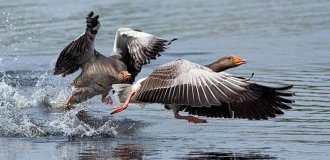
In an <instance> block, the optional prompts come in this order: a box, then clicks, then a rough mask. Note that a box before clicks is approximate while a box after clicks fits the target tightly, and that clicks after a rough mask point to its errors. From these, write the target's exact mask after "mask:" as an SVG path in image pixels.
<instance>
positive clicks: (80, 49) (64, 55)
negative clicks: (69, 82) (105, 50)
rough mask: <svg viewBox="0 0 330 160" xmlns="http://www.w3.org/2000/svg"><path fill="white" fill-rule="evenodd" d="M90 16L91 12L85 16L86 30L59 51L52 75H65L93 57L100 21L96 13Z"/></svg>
mask: <svg viewBox="0 0 330 160" xmlns="http://www.w3.org/2000/svg"><path fill="white" fill-rule="evenodd" d="M92 16H93V12H91V13H90V14H89V15H88V16H87V17H86V21H87V28H86V31H85V32H84V33H83V34H82V35H81V36H79V37H78V38H77V39H75V40H73V41H72V42H71V43H69V44H68V45H67V46H66V47H65V48H64V49H63V50H62V52H61V53H60V55H59V57H58V58H57V61H56V65H55V68H54V75H58V74H62V76H63V77H65V76H66V75H67V74H71V73H74V72H75V71H77V70H78V69H79V68H80V67H82V66H83V64H84V63H86V62H88V61H92V60H94V59H95V54H94V52H95V49H94V39H95V36H96V33H97V30H98V29H99V28H100V23H99V21H98V18H99V16H98V15H97V16H95V17H92Z"/></svg>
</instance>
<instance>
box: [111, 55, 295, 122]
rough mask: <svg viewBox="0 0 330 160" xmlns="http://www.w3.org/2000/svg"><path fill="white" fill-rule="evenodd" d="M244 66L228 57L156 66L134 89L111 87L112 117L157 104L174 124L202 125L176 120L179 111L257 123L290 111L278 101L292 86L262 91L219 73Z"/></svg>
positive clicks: (119, 86)
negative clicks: (171, 116) (135, 105)
mask: <svg viewBox="0 0 330 160" xmlns="http://www.w3.org/2000/svg"><path fill="white" fill-rule="evenodd" d="M244 63H246V60H245V59H242V58H238V57H237V56H227V57H224V58H221V59H219V60H218V61H216V62H214V63H211V64H209V65H207V66H201V65H199V64H196V63H192V62H190V61H188V60H183V59H178V60H175V61H172V62H169V63H167V64H164V65H161V66H159V67H157V68H156V69H155V70H154V71H153V72H152V73H151V74H150V75H149V76H148V77H146V78H142V79H140V80H138V81H137V82H136V83H135V84H134V85H120V84H118V85H113V87H114V90H115V91H116V94H115V95H114V96H116V97H117V98H118V100H119V101H120V102H121V103H124V104H122V105H119V106H117V107H115V108H114V109H113V110H112V111H111V114H115V113H118V112H121V111H122V110H124V109H126V108H127V106H128V104H129V103H138V104H143V103H146V104H147V103H161V104H165V107H166V108H169V109H172V110H173V112H174V117H175V118H176V119H185V120H188V121H189V122H193V123H206V120H204V119H200V118H197V117H193V116H181V115H179V111H182V110H183V111H185V112H188V113H189V114H193V115H198V116H206V117H217V118H220V117H223V118H245V119H251V120H261V119H268V118H269V117H275V116H276V115H277V114H283V112H282V111H281V109H289V108H291V107H290V106H288V104H290V103H293V101H292V100H289V99H286V98H283V97H291V96H293V93H289V92H285V91H286V90H288V89H290V88H291V87H292V85H288V86H284V87H279V88H274V87H268V86H262V85H259V84H256V83H255V82H252V81H250V80H247V79H245V78H242V77H237V76H235V75H232V74H229V73H226V72H223V71H224V70H226V69H228V68H232V67H237V66H239V65H241V64H244ZM125 99H126V100H125Z"/></svg>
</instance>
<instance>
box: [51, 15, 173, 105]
mask: <svg viewBox="0 0 330 160" xmlns="http://www.w3.org/2000/svg"><path fill="white" fill-rule="evenodd" d="M93 14H94V13H93V12H91V13H90V14H89V15H88V16H87V17H86V21H87V28H86V31H85V32H84V33H83V34H82V35H81V36H79V37H78V38H77V39H75V40H74V41H72V42H71V43H69V44H68V45H67V46H66V47H65V48H64V49H63V51H62V52H61V53H60V55H59V57H58V59H57V62H56V66H55V69H54V75H60V74H62V76H63V77H65V76H66V75H68V74H72V73H74V72H76V71H77V70H79V69H80V68H81V69H82V71H81V73H80V75H79V76H78V77H77V78H76V79H75V80H74V81H73V83H72V88H73V90H72V94H71V95H70V96H69V97H68V98H67V100H66V102H65V104H64V105H65V106H69V105H72V104H75V103H80V102H83V101H85V100H87V99H89V98H91V97H93V96H95V95H102V101H103V102H105V103H106V104H109V103H112V100H111V98H110V97H107V95H108V93H109V91H110V90H111V89H112V87H111V86H112V84H116V83H133V82H134V80H135V77H136V76H137V74H138V73H139V72H140V71H141V69H142V66H143V65H145V64H148V63H149V62H150V60H151V59H156V57H157V56H160V53H161V52H163V51H164V50H165V49H166V48H165V46H166V45H169V44H170V42H168V41H167V40H164V39H162V38H158V37H156V36H154V35H151V34H149V33H145V32H142V31H139V30H134V29H131V28H119V29H118V30H117V32H116V37H115V42H114V47H113V52H112V54H111V55H110V56H105V55H103V54H101V53H100V52H98V51H96V49H95V48H94V42H95V37H96V34H97V32H98V29H99V28H100V26H101V25H100V22H99V21H98V18H99V16H98V15H97V16H95V17H93ZM174 40H175V39H174ZM172 41H173V40H172Z"/></svg>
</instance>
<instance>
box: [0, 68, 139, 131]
mask: <svg viewBox="0 0 330 160" xmlns="http://www.w3.org/2000/svg"><path fill="white" fill-rule="evenodd" d="M10 76H11V75H9V74H6V73H2V77H1V79H0V80H1V81H0V136H5V137H37V136H50V135H51V136H74V137H91V136H102V137H104V136H106V137H113V136H116V135H117V131H116V130H117V129H118V127H119V126H123V127H122V128H121V129H120V130H125V129H123V128H126V125H118V124H119V123H121V124H123V123H125V124H128V125H130V126H138V124H139V122H134V121H130V122H128V121H127V120H123V121H122V120H113V119H111V118H109V116H105V117H102V118H93V117H91V116H88V115H86V114H84V115H83V116H82V114H81V113H82V111H83V110H85V109H86V107H85V106H86V104H88V103H82V104H80V105H77V106H76V108H74V109H71V110H69V111H66V110H64V109H61V108H54V104H58V103H61V101H63V99H65V97H66V96H67V95H68V94H69V89H68V88H61V87H57V86H61V85H60V84H59V83H61V82H56V81H54V80H53V81H52V80H50V79H49V77H50V76H49V74H48V72H44V73H36V74H34V75H30V78H31V77H37V79H36V83H35V85H34V86H33V87H29V86H22V85H19V84H16V85H10V83H11V81H10V80H11V79H10V78H8V77H10ZM18 78H20V77H19V76H18ZM20 80H21V79H20ZM84 113H87V112H84ZM86 117H87V118H86ZM138 129H139V127H133V128H132V127H127V130H131V131H129V132H132V133H133V132H135V131H136V130H138ZM126 132H127V131H126Z"/></svg>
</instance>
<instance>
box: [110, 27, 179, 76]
mask: <svg viewBox="0 0 330 160" xmlns="http://www.w3.org/2000/svg"><path fill="white" fill-rule="evenodd" d="M174 40H176V39H173V40H171V41H170V42H168V41H167V40H164V39H161V38H158V37H155V36H154V35H151V34H149V33H145V32H142V31H139V30H134V29H131V28H119V29H118V30H117V32H116V38H115V42H114V47H113V54H114V55H117V56H120V57H121V58H120V60H121V61H123V62H124V63H125V65H126V66H127V69H128V72H129V73H131V78H132V82H133V81H134V79H135V77H136V76H137V74H138V73H139V72H140V71H141V68H142V65H144V64H148V63H150V60H151V59H156V57H158V56H160V53H161V52H163V51H164V50H165V49H166V48H165V46H167V45H169V44H170V43H171V42H172V41H174Z"/></svg>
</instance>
